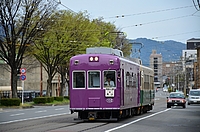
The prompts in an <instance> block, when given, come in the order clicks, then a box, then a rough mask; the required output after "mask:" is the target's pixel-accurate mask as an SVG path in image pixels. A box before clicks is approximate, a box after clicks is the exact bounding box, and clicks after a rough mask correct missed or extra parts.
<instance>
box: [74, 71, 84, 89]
mask: <svg viewBox="0 0 200 132" xmlns="http://www.w3.org/2000/svg"><path fill="white" fill-rule="evenodd" d="M73 88H85V72H73Z"/></svg>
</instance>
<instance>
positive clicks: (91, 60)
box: [89, 56, 99, 62]
mask: <svg viewBox="0 0 200 132" xmlns="http://www.w3.org/2000/svg"><path fill="white" fill-rule="evenodd" d="M89 61H90V62H98V61H99V57H98V56H90V57H89Z"/></svg>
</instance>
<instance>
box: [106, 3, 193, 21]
mask: <svg viewBox="0 0 200 132" xmlns="http://www.w3.org/2000/svg"><path fill="white" fill-rule="evenodd" d="M191 7H193V5H191V6H183V7H177V8H170V9H163V10H157V11H148V12H140V13H134V14H129V15H117V16H114V17H107V18H104V19H109V18H123V17H130V16H136V15H145V14H150V13H158V12H164V11H172V10H178V9H184V8H191Z"/></svg>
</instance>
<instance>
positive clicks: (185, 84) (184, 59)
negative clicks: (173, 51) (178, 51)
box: [184, 52, 187, 94]
mask: <svg viewBox="0 0 200 132" xmlns="http://www.w3.org/2000/svg"><path fill="white" fill-rule="evenodd" d="M186 56H187V52H185V57H184V61H185V65H184V67H185V79H184V80H185V84H184V94H186V88H187V87H186V85H187V80H186V79H187V70H186Z"/></svg>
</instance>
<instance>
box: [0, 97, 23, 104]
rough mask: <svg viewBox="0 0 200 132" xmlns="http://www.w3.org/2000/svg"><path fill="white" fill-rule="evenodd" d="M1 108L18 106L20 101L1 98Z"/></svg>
mask: <svg viewBox="0 0 200 132" xmlns="http://www.w3.org/2000/svg"><path fill="white" fill-rule="evenodd" d="M0 102H1V105H2V106H20V103H21V100H20V99H19V98H2V99H1V101H0Z"/></svg>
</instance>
